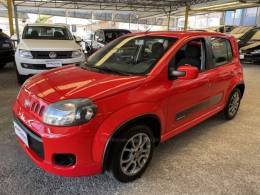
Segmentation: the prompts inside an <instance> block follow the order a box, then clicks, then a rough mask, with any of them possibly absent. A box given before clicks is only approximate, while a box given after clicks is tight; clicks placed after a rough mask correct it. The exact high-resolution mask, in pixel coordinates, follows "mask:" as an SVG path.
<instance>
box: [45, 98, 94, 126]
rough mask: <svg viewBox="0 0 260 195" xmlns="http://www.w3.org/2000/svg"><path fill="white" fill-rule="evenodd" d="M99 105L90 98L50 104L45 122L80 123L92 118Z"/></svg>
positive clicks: (57, 124)
mask: <svg viewBox="0 0 260 195" xmlns="http://www.w3.org/2000/svg"><path fill="white" fill-rule="evenodd" d="M96 111H97V106H96V105H94V104H93V103H92V102H91V100H90V99H69V100H63V101H60V102H57V103H53V104H51V105H49V106H48V108H47V110H46V111H45V112H44V114H43V122H44V123H46V124H49V125H55V126H73V125H80V124H83V123H86V122H88V121H89V120H90V119H92V118H93V117H94V116H95V114H96Z"/></svg>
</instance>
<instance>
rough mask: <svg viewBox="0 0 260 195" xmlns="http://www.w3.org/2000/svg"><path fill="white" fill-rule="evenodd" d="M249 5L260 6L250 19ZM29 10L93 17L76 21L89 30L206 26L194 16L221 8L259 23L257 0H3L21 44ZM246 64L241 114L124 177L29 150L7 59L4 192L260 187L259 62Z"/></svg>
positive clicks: (225, 16) (166, 146)
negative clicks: (53, 164) (53, 161)
mask: <svg viewBox="0 0 260 195" xmlns="http://www.w3.org/2000/svg"><path fill="white" fill-rule="evenodd" d="M246 9H248V10H249V11H253V10H254V13H253V14H251V15H254V16H252V17H253V19H252V20H250V21H249V22H248V24H246V23H245V22H246V19H245V18H247V16H248V15H247V14H248V13H249V15H250V12H248V13H246V11H244V10H246ZM240 10H242V11H240ZM28 13H30V14H35V15H37V16H40V15H42V16H43V15H48V16H51V17H53V16H59V17H63V20H66V21H67V18H78V19H85V20H86V21H88V23H87V24H86V25H83V27H82V26H80V27H77V28H83V29H85V30H87V31H91V30H93V31H95V30H96V29H98V28H102V27H103V26H104V27H103V28H118V27H119V26H120V25H119V26H117V24H119V23H120V24H121V23H122V25H121V26H123V27H124V28H127V29H128V30H130V31H131V30H132V31H138V29H139V31H141V29H142V30H143V31H144V30H145V29H146V30H150V29H153V27H158V26H159V27H160V28H161V29H162V30H169V31H179V30H183V31H188V30H201V29H202V30H203V29H204V28H199V27H197V26H196V25H194V29H191V26H192V25H193V24H192V22H194V21H193V19H191V17H194V18H195V17H196V16H201V15H202V16H205V17H206V18H208V17H209V16H210V14H217V15H218V17H219V23H218V25H219V26H224V29H225V26H226V25H227V26H228V25H234V26H257V27H259V26H260V2H259V1H257V0H252V1H251V0H238V1H236V0H187V1H181V0H166V1H155V0H148V1H140V0H128V1H127V0H89V1H81V0H73V1H72V0H68V1H65V0H59V1H56V0H31V1H29V0H13V1H12V0H1V1H0V18H5V20H2V19H0V20H2V21H0V25H1V24H4V25H3V26H4V28H3V31H4V32H6V34H8V35H9V36H13V35H14V34H16V39H15V40H14V44H15V45H16V44H17V41H19V34H21V32H22V28H23V26H24V25H25V24H26V23H27V21H26V19H28V15H27V14H28ZM229 14H231V15H232V17H233V18H232V20H231V19H230V18H229V16H230V15H229ZM251 15H250V17H251ZM239 17H241V18H242V19H238V18H239ZM248 17H249V16H248ZM100 21H102V22H100ZM207 21H208V23H210V22H211V21H212V20H210V19H207ZM104 23H105V24H104ZM198 23H200V22H198ZM123 24H124V25H123ZM72 26H74V25H71V29H72V31H73V28H74V27H72ZM198 26H199V24H198ZM5 27H6V28H5ZM207 27H208V28H209V27H211V26H207ZM0 28H1V26H0ZM155 29H159V28H155ZM243 68H244V77H245V83H246V90H245V94H244V97H243V100H242V102H241V107H240V110H239V113H238V115H237V116H236V118H235V119H234V120H232V121H228V122H224V119H223V118H222V116H221V115H220V114H218V115H216V116H214V117H212V118H210V119H208V120H206V121H205V122H203V123H201V124H199V125H197V126H195V127H193V128H191V129H189V130H187V131H185V132H183V133H181V134H180V135H178V136H176V137H174V138H172V139H170V140H169V141H167V142H164V143H161V144H160V145H159V147H157V148H156V149H155V152H154V156H153V160H152V161H151V163H150V165H149V168H148V169H147V170H146V172H145V173H144V175H143V176H142V177H141V178H140V179H138V180H136V181H134V182H131V183H127V184H122V183H120V182H118V181H116V180H115V179H114V178H113V177H112V176H110V175H109V174H102V175H96V176H90V177H78V178H77V177H71V178H69V177H61V176H55V175H52V174H50V173H47V172H45V171H43V170H42V169H41V168H39V167H37V166H36V165H35V164H34V163H33V162H32V161H31V160H30V159H29V157H28V156H27V155H25V153H24V151H23V150H22V149H21V148H20V146H19V144H18V142H17V140H16V138H15V132H14V130H13V124H12V118H13V113H12V109H11V107H12V105H13V103H14V102H15V100H16V97H17V94H18V92H19V89H20V87H21V86H20V85H19V84H18V82H17V79H16V69H15V65H14V63H12V62H11V63H8V64H7V65H6V66H5V67H4V68H3V69H0V194H3V195H5V194H158V193H160V194H252V195H254V194H260V147H259V143H260V131H259V130H260V118H259V116H260V98H259V97H260V89H259V85H260V77H259V76H258V74H260V63H259V62H258V63H257V62H253V63H248V62H243Z"/></svg>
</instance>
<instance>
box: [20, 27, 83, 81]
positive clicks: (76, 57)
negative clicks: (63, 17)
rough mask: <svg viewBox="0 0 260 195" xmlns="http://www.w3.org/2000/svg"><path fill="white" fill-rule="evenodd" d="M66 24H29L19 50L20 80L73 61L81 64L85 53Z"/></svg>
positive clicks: (24, 31)
mask: <svg viewBox="0 0 260 195" xmlns="http://www.w3.org/2000/svg"><path fill="white" fill-rule="evenodd" d="M79 41H80V40H77V38H74V37H73V35H72V34H71V32H70V31H69V29H68V28H67V27H66V25H56V24H55V25H53V24H31V25H27V26H25V28H24V30H23V34H22V37H21V39H20V43H19V44H18V46H17V50H16V52H15V62H16V68H17V79H18V82H19V83H20V84H22V83H23V82H24V81H25V80H26V79H27V78H28V77H29V76H32V75H35V74H37V73H40V72H43V71H46V70H49V69H52V68H55V67H60V66H64V65H69V64H75V65H79V64H80V63H82V62H84V61H85V55H84V53H83V51H82V49H81V47H80V45H79V44H78V43H77V42H79Z"/></svg>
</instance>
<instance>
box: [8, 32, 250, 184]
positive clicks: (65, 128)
mask: <svg viewBox="0 0 260 195" xmlns="http://www.w3.org/2000/svg"><path fill="white" fill-rule="evenodd" d="M244 89H245V85H244V81H243V70H242V67H241V64H240V61H239V53H238V48H237V43H236V40H235V39H234V38H233V37H232V36H228V35H224V34H219V33H208V32H148V33H135V34H128V35H125V36H123V37H120V38H118V39H116V40H114V41H113V42H111V43H109V44H108V45H107V46H105V47H104V48H102V49H100V50H99V51H98V52H96V53H95V54H94V55H92V56H91V57H90V58H89V59H88V60H87V62H86V63H85V64H82V65H81V66H79V67H77V66H73V65H71V66H66V67H61V68H57V69H53V70H50V71H47V72H44V73H42V74H39V75H36V76H34V77H32V78H31V79H29V80H28V81H27V82H26V83H25V84H24V85H23V86H22V88H21V90H20V92H19V95H18V97H17V100H16V102H15V104H14V106H13V111H14V128H15V132H16V134H17V136H18V140H19V142H20V144H21V146H22V147H23V149H24V150H25V151H26V153H27V154H28V155H29V156H30V158H31V159H32V160H33V161H34V162H35V163H36V164H37V165H38V166H40V167H42V168H43V169H45V170H46V171H49V172H51V173H54V174H58V175H63V176H87V175H93V174H98V173H102V172H104V171H111V172H112V173H113V175H114V177H115V178H116V179H118V180H120V181H122V182H127V181H132V180H134V179H136V178H138V177H140V176H141V175H142V173H143V172H144V171H145V169H146V167H147V165H148V163H149V161H150V160H151V157H152V154H153V150H154V146H156V145H158V144H159V143H160V142H163V141H165V140H167V139H169V138H171V137H173V136H175V135H177V134H179V133H181V132H182V131H184V130H186V129H188V128H190V127H192V126H194V125H196V124H198V123H200V122H202V121H204V120H206V119H207V118H209V117H211V116H213V115H215V114H216V113H218V112H220V111H223V113H224V116H225V117H226V119H232V118H233V117H235V115H236V114H237V111H238V108H239V105H240V100H241V98H242V96H243V93H244Z"/></svg>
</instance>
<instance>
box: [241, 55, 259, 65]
mask: <svg viewBox="0 0 260 195" xmlns="http://www.w3.org/2000/svg"><path fill="white" fill-rule="evenodd" d="M240 60H242V61H244V62H251V63H254V62H260V53H259V54H257V53H256V54H252V53H242V54H240Z"/></svg>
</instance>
